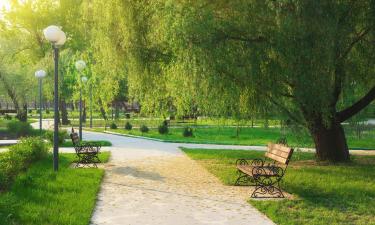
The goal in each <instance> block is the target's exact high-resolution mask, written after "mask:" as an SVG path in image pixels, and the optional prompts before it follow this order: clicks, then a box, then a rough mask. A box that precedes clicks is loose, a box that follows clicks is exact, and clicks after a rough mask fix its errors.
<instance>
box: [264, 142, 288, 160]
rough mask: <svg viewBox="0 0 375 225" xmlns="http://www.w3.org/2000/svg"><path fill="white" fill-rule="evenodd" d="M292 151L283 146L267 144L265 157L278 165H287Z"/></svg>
mask: <svg viewBox="0 0 375 225" xmlns="http://www.w3.org/2000/svg"><path fill="white" fill-rule="evenodd" d="M292 154H293V149H292V148H289V147H287V146H285V145H281V144H274V143H269V144H268V146H267V152H266V154H265V156H266V157H267V158H270V159H272V160H275V161H277V162H279V163H282V164H286V165H288V163H289V160H290V158H291V157H292Z"/></svg>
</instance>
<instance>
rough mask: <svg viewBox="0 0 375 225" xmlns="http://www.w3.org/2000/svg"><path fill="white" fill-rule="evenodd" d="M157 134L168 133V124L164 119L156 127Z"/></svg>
mask: <svg viewBox="0 0 375 225" xmlns="http://www.w3.org/2000/svg"><path fill="white" fill-rule="evenodd" d="M158 131H159V134H168V131H169V129H168V125H167V123H165V121H164V122H163V123H162V124H161V125H160V126H159V127H158Z"/></svg>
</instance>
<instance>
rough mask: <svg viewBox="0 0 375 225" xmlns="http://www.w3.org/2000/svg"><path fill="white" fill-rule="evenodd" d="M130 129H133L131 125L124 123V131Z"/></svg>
mask: <svg viewBox="0 0 375 225" xmlns="http://www.w3.org/2000/svg"><path fill="white" fill-rule="evenodd" d="M132 128H133V126H132V125H131V123H130V122H128V121H127V122H126V123H125V130H131V129H132Z"/></svg>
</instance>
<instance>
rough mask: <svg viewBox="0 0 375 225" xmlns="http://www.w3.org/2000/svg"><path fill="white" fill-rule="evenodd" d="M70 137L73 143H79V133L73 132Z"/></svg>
mask: <svg viewBox="0 0 375 225" xmlns="http://www.w3.org/2000/svg"><path fill="white" fill-rule="evenodd" d="M70 138H71V139H72V142H73V145H77V144H79V136H78V134H77V133H71V134H70Z"/></svg>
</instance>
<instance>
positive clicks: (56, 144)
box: [53, 46, 59, 171]
mask: <svg viewBox="0 0 375 225" xmlns="http://www.w3.org/2000/svg"><path fill="white" fill-rule="evenodd" d="M53 52H54V60H55V85H54V87H55V88H54V132H53V170H54V171H58V170H59V117H58V113H59V83H58V82H59V72H58V71H59V49H58V48H56V47H55V46H54V47H53Z"/></svg>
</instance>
